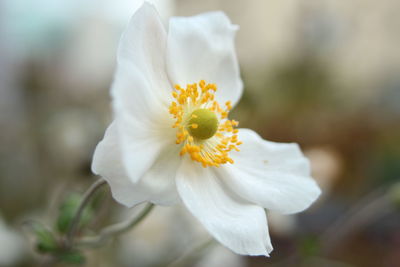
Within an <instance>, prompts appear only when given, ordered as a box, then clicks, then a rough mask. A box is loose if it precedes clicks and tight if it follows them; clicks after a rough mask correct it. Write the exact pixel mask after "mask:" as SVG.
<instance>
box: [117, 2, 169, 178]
mask: <svg viewBox="0 0 400 267" xmlns="http://www.w3.org/2000/svg"><path fill="white" fill-rule="evenodd" d="M165 49H166V32H165V29H164V28H163V25H162V23H161V22H160V19H159V16H158V14H157V12H156V10H155V9H154V7H153V6H152V5H150V4H148V3H147V2H146V3H144V4H143V5H142V7H141V8H140V9H139V10H138V11H136V13H135V14H134V15H133V17H132V19H131V21H130V23H129V25H128V27H127V29H126V30H125V32H124V34H123V36H122V38H121V41H120V45H119V49H118V66H117V71H116V74H115V79H114V83H113V85H112V88H111V93H112V96H113V109H114V114H115V118H116V121H117V124H118V129H119V131H118V132H119V134H120V137H121V148H122V153H123V157H122V158H123V160H124V162H125V166H126V168H127V172H128V174H129V177H130V178H131V179H132V180H133V181H134V182H136V181H137V180H138V179H139V178H140V177H141V176H142V175H143V174H144V173H145V171H147V170H148V169H149V168H150V166H151V165H152V164H153V163H154V160H155V159H156V158H157V155H158V154H159V153H160V152H161V150H162V149H163V148H164V147H165V142H167V141H168V140H173V139H169V137H170V136H173V130H172V128H171V125H172V124H173V122H172V118H171V116H170V114H169V113H168V105H169V102H170V99H171V96H170V92H171V85H170V83H169V80H168V77H167V74H166V70H165ZM168 134H170V136H169V135H168ZM142 152H145V153H142Z"/></svg>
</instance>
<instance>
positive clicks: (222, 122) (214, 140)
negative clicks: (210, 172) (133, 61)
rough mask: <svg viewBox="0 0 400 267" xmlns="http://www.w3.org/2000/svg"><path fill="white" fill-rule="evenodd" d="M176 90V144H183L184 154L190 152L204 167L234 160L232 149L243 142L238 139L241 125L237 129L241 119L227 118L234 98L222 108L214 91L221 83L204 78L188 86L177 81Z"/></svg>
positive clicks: (174, 94)
mask: <svg viewBox="0 0 400 267" xmlns="http://www.w3.org/2000/svg"><path fill="white" fill-rule="evenodd" d="M175 90H176V91H174V92H172V96H173V97H174V99H175V101H173V102H172V103H171V105H170V106H169V113H170V114H172V115H173V117H174V119H175V123H174V124H173V125H172V127H173V128H177V131H176V144H180V145H181V146H182V149H181V151H180V155H181V156H183V155H185V154H188V155H189V156H190V158H191V159H192V160H194V161H197V162H199V163H201V164H202V166H203V167H208V166H216V167H218V166H220V165H221V164H225V163H228V162H229V163H233V160H232V159H231V158H230V157H229V154H228V153H229V152H230V151H232V150H236V151H239V149H238V146H239V145H240V144H241V143H242V142H240V141H239V140H238V135H237V133H238V129H234V127H235V126H237V125H238V122H237V121H234V120H228V119H227V117H228V113H229V111H230V110H231V109H232V104H231V102H230V101H227V102H226V103H225V106H226V108H225V109H223V108H221V106H220V105H219V103H218V102H217V101H216V100H215V95H214V93H215V92H216V91H217V86H216V85H215V84H206V82H205V81H203V80H201V81H200V82H199V83H198V84H197V83H194V84H188V85H187V86H186V89H183V88H182V87H180V86H179V85H175Z"/></svg>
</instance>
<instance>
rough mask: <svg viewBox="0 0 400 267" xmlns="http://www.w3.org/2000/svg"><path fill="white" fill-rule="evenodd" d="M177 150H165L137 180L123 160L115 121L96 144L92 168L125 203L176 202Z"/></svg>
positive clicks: (117, 198)
mask: <svg viewBox="0 0 400 267" xmlns="http://www.w3.org/2000/svg"><path fill="white" fill-rule="evenodd" d="M171 154H172V155H171ZM177 154H178V152H176V151H173V150H171V151H170V152H168V153H164V154H162V155H161V156H160V157H159V158H158V159H157V161H156V162H155V163H154V164H153V166H152V167H151V168H150V169H149V170H148V171H147V172H146V175H144V177H142V179H140V181H139V182H137V183H133V182H132V181H131V179H130V178H129V177H128V174H127V172H126V169H125V167H124V164H123V162H122V160H121V147H120V142H119V135H118V133H117V127H116V125H115V123H112V124H111V125H110V126H109V127H108V129H107V131H106V133H105V136H104V139H103V140H102V141H101V142H100V143H99V144H98V145H97V147H96V151H95V153H94V156H93V162H92V170H93V172H94V173H95V174H98V175H101V176H102V177H103V178H104V179H105V180H106V181H107V182H108V184H109V185H110V187H111V192H112V195H113V197H114V199H116V200H117V201H118V202H120V203H121V204H123V205H125V206H128V207H132V206H134V205H136V204H139V203H141V202H144V201H149V202H152V203H155V204H158V205H172V204H175V203H176V202H178V201H179V197H178V194H177V191H176V186H175V179H174V178H175V174H176V169H177V168H178V165H179V163H180V161H179V158H178V157H179V156H175V157H173V155H177Z"/></svg>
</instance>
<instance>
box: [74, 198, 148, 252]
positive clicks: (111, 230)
mask: <svg viewBox="0 0 400 267" xmlns="http://www.w3.org/2000/svg"><path fill="white" fill-rule="evenodd" d="M153 208H154V204H151V203H149V204H147V205H146V207H145V208H144V209H143V210H142V211H141V212H140V213H139V214H138V215H137V216H135V217H133V218H132V219H131V220H128V221H125V222H121V223H117V224H113V225H111V226H108V227H106V228H104V229H103V230H101V231H100V234H99V235H97V236H94V237H86V238H83V239H82V240H81V241H80V242H78V243H77V246H79V247H98V246H99V245H101V244H102V243H103V242H104V241H106V240H107V239H108V238H110V237H115V236H118V235H120V234H122V233H124V232H127V231H129V230H131V229H132V228H133V227H135V226H136V225H137V224H139V223H140V222H141V221H142V220H143V219H144V218H145V217H146V216H147V215H148V214H149V213H150V211H151V210H152V209H153Z"/></svg>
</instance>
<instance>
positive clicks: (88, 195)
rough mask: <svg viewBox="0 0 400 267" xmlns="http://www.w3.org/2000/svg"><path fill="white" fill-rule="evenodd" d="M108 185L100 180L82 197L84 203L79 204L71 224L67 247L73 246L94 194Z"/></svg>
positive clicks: (67, 236)
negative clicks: (87, 206) (85, 211)
mask: <svg viewBox="0 0 400 267" xmlns="http://www.w3.org/2000/svg"><path fill="white" fill-rule="evenodd" d="M105 184H106V181H105V180H103V179H99V180H97V181H96V182H94V183H93V184H92V185H91V186H90V187H89V189H88V190H87V191H86V192H85V194H84V195H83V197H82V201H81V203H80V204H79V207H78V210H77V211H76V213H75V216H74V218H73V220H72V222H71V225H70V227H69V230H68V232H67V234H66V236H65V241H66V246H67V247H70V246H72V243H73V239H74V236H75V234H76V231H77V229H78V224H79V221H80V219H81V216H82V213H83V210H84V209H85V207H86V205H87V204H88V203H89V200H90V199H91V198H92V196H93V195H94V193H95V192H96V191H97V190H98V189H99V188H100V187H102V186H103V185H105Z"/></svg>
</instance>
